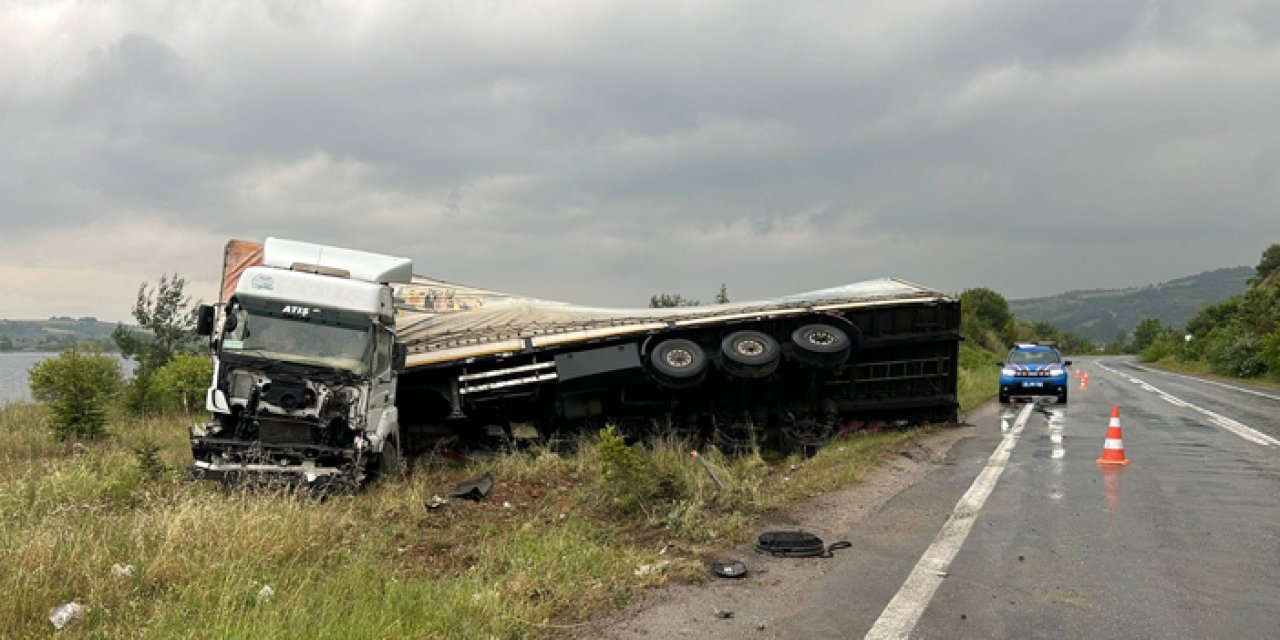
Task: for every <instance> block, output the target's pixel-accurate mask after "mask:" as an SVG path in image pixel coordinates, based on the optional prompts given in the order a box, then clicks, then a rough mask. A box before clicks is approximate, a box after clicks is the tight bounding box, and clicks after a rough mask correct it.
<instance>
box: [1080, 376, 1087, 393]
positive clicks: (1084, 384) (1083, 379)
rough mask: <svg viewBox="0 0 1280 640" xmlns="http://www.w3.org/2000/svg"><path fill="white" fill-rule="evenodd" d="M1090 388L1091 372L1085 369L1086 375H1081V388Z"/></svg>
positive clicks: (1082, 389)
mask: <svg viewBox="0 0 1280 640" xmlns="http://www.w3.org/2000/svg"><path fill="white" fill-rule="evenodd" d="M1088 388H1089V372H1088V371H1085V372H1084V375H1082V376H1080V390H1081V391H1084V390H1085V389H1088Z"/></svg>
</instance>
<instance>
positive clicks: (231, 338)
mask: <svg viewBox="0 0 1280 640" xmlns="http://www.w3.org/2000/svg"><path fill="white" fill-rule="evenodd" d="M236 248H237V247H236V246H235V245H234V243H233V244H232V245H228V257H230V256H231V254H232V252H233V251H235V250H236ZM248 250H250V251H260V255H261V259H260V262H259V263H258V266H248V267H244V268H242V269H240V270H239V272H238V273H236V274H235V277H234V278H233V279H232V281H233V282H234V284H233V285H232V286H233V288H230V287H229V290H227V291H224V295H223V297H222V300H223V302H221V303H220V304H218V305H217V306H205V307H202V308H201V310H200V319H199V320H200V321H199V323H198V329H199V333H201V334H202V335H206V336H209V345H210V348H211V351H212V353H213V357H214V375H213V381H212V384H211V386H210V387H209V389H208V392H207V395H206V408H207V409H208V410H209V412H210V414H211V419H210V420H209V421H208V422H206V423H204V424H198V425H195V426H193V427H192V429H191V447H192V454H193V457H194V471H195V473H196V474H197V475H199V476H203V477H211V478H225V477H227V476H229V475H236V476H241V475H244V476H255V477H267V478H270V479H272V480H273V481H274V480H279V479H282V478H283V479H297V480H305V481H307V482H320V483H323V484H326V485H343V484H349V485H356V484H359V483H360V482H361V481H362V480H363V479H364V478H365V476H366V475H368V474H370V473H376V472H379V471H385V470H388V469H395V468H397V467H398V465H399V464H400V442H399V424H398V422H399V421H398V416H397V414H398V412H397V409H396V406H395V389H396V376H397V373H398V371H399V369H400V368H401V367H403V363H404V358H405V348H404V345H403V344H401V343H399V342H397V341H396V334H395V306H394V300H393V296H392V283H396V282H407V281H408V280H409V279H410V277H411V275H412V270H413V267H412V263H411V262H410V261H409V260H407V259H402V258H392V257H388V256H381V255H376V254H370V253H364V252H359V251H349V250H344V249H337V248H333V247H321V246H318V245H312V244H308V243H301V242H292V241H287V240H280V239H275V238H271V239H268V240H267V242H266V244H265V245H250V246H248ZM229 263H230V260H229V261H228V264H229ZM224 275H225V274H224Z"/></svg>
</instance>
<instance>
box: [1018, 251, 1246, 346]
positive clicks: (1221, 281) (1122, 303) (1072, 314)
mask: <svg viewBox="0 0 1280 640" xmlns="http://www.w3.org/2000/svg"><path fill="white" fill-rule="evenodd" d="M1252 273H1253V270H1252V269H1250V268H1249V267H1234V268H1228V269H1215V270H1213V271H1205V272H1204V273H1199V274H1196V275H1194V276H1187V277H1185V278H1176V279H1174V280H1170V281H1168V282H1163V283H1160V284H1155V285H1148V286H1145V287H1131V288H1128V289H1095V290H1090V291H1068V292H1066V293H1062V294H1058V295H1056V296H1048V297H1043V298H1029V299H1025V300H1011V301H1009V308H1010V310H1012V311H1013V313H1014V314H1016V315H1017V316H1018V317H1019V318H1023V319H1026V320H1029V321H1033V322H1048V323H1051V324H1053V325H1054V326H1057V327H1061V328H1062V329H1065V330H1068V331H1071V332H1073V333H1076V334H1079V335H1081V336H1083V337H1085V338H1088V339H1090V340H1093V341H1095V342H1105V341H1113V342H1124V341H1126V340H1127V339H1128V337H1129V335H1130V334H1131V333H1132V331H1133V329H1134V327H1136V326H1137V325H1138V322H1140V321H1141V320H1142V319H1143V318H1146V317H1154V318H1156V319H1158V320H1159V321H1160V322H1162V323H1165V324H1171V325H1181V324H1182V323H1184V322H1186V321H1187V319H1188V318H1190V317H1191V316H1193V315H1194V314H1195V313H1196V312H1197V311H1198V310H1199V309H1200V308H1201V307H1204V306H1205V305H1208V304H1213V303H1216V302H1218V301H1220V300H1223V299H1224V298H1227V297H1229V296H1232V295H1235V294H1238V293H1241V292H1243V291H1244V290H1245V287H1246V286H1247V282H1248V279H1249V276H1250V275H1251V274H1252ZM1117 336H1119V339H1118V340H1117Z"/></svg>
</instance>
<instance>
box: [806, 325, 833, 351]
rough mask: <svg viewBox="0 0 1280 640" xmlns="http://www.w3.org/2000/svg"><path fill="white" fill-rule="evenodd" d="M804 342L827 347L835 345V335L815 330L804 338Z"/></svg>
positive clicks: (822, 330)
mask: <svg viewBox="0 0 1280 640" xmlns="http://www.w3.org/2000/svg"><path fill="white" fill-rule="evenodd" d="M805 340H806V341H808V342H809V344H814V345H820V346H824V347H825V346H827V345H831V344H835V343H836V334H834V333H831V332H830V331H827V330H825V329H815V330H813V331H810V332H809V334H808V335H806V336H805Z"/></svg>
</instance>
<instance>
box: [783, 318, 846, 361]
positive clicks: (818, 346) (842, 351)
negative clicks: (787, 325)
mask: <svg viewBox="0 0 1280 640" xmlns="http://www.w3.org/2000/svg"><path fill="white" fill-rule="evenodd" d="M791 343H792V345H794V347H795V348H794V349H793V351H792V353H793V355H794V356H795V358H796V359H797V360H799V361H801V362H803V363H805V364H810V365H814V366H819V367H834V366H838V365H841V364H844V362H845V360H848V359H849V352H850V351H851V350H852V348H853V341H852V340H850V339H849V334H847V333H845V331H844V330H843V329H840V328H839V327H835V326H832V325H829V324H822V323H817V324H806V325H804V326H802V327H800V328H799V329H796V330H795V331H793V332H791Z"/></svg>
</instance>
